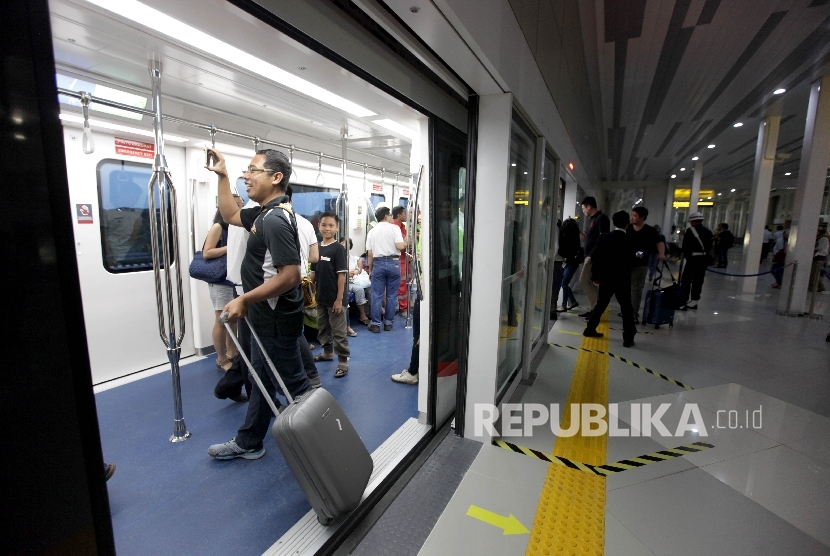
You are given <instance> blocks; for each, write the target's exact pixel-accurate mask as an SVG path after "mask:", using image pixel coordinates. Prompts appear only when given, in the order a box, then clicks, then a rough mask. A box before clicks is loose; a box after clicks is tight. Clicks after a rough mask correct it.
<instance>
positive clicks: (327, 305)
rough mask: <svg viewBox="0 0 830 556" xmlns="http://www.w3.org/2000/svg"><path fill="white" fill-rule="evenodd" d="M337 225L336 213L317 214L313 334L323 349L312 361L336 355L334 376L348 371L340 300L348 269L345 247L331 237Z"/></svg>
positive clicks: (343, 374)
mask: <svg viewBox="0 0 830 556" xmlns="http://www.w3.org/2000/svg"><path fill="white" fill-rule="evenodd" d="M339 225H340V219H339V218H338V217H337V215H336V214H334V213H331V212H324V213H323V214H322V215H321V216H320V221H319V224H318V226H319V229H320V235H322V236H323V241H322V242H320V259H319V260H318V261H317V268H316V270H315V273H314V275H315V281H316V285H317V324H318V330H319V331H318V332H317V337H318V339H319V340H320V343H321V344H322V346H323V353H321V354H319V355H318V356H317V357H315V358H314V360H315V361H331V360H333V359H334V355H335V354H336V355H337V371H335V373H334V376H335V378H341V377H343V376H345V375H346V373H347V372H348V371H349V340H348V338H347V337H346V328H347V325H346V313H345V310H344V307H347V306H348V304H347V303H344V299H345V295H346V294H345V292H346V291H347V290H346V276H347V273H348V272H349V265H348V258H347V257H346V248H345V247H343V245H341V244H340V243H338V242H337V240H336V239H335V237H334V236H335V234H336V233H337V230H338V228H339Z"/></svg>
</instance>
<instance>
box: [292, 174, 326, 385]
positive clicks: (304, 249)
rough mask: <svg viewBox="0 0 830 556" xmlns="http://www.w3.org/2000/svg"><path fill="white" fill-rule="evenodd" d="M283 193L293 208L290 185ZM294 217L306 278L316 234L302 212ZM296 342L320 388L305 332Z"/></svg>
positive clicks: (316, 249) (313, 258)
mask: <svg viewBox="0 0 830 556" xmlns="http://www.w3.org/2000/svg"><path fill="white" fill-rule="evenodd" d="M285 194H286V195H288V204H289V205H291V208H292V210H293V208H294V190H293V189H292V188H291V185H287V186H286V187H285ZM294 217H295V218H296V219H297V236H298V237H299V239H300V259H301V260H302V263H300V274H301V275H302V277H303V278H308V275H309V271H310V269H309V265H312V264H315V263H316V262H317V261H318V260H320V252H319V247H318V246H317V234H316V233H315V231H314V224H312V223H311V222H309V221H308V219H307V218H306V217H305V216H303V215H302V214H300V213H298V212H295V213H294ZM297 344H298V345H299V347H300V357H301V358H302V360H303V368H304V369H305V374H306V376H307V377H308V381H309V382H310V383H311V387H312V388H320V387H321V386H322V385H323V383H322V381H321V380H320V373H319V372H318V371H317V365H315V364H314V354H313V353H311V346H310V345H308V338H306V337H305V334H300V337H299V339H298V340H297Z"/></svg>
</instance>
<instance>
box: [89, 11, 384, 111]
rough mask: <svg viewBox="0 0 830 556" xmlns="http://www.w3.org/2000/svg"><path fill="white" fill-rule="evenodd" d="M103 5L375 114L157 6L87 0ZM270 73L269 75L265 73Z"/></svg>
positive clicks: (337, 103) (285, 82)
mask: <svg viewBox="0 0 830 556" xmlns="http://www.w3.org/2000/svg"><path fill="white" fill-rule="evenodd" d="M87 1H88V2H89V3H90V4H94V5H96V6H98V7H100V8H103V9H105V10H108V11H110V12H113V13H115V14H117V15H120V16H121V17H124V18H127V19H129V20H130V21H134V22H136V23H138V24H140V25H143V26H145V27H148V28H150V29H152V30H154V31H158V32H159V33H161V34H163V35H166V36H168V37H170V38H171V39H173V40H176V41H180V42H183V43H185V44H187V45H188V46H191V47H193V48H196V49H198V50H201V51H202V52H205V53H207V54H209V55H211V56H214V57H216V58H219V59H221V60H224V61H225V62H228V63H230V64H233V65H235V66H238V67H241V68H243V69H246V70H248V71H250V72H252V73H254V74H255V75H257V76H259V77H262V78H266V79H268V80H269V81H271V82H273V83H274V84H276V85H278V86H283V87H287V88H289V89H292V90H294V91H296V92H298V93H300V94H302V95H305V96H309V97H311V98H313V99H316V100H319V101H320V102H324V103H326V104H328V105H330V106H333V107H335V108H338V109H340V110H343V111H344V112H347V113H349V114H351V115H353V116H355V117H358V118H364V117H369V116H376V115H377V114H376V113H375V112H372V111H371V110H369V109H368V108H364V107H363V106H360V105H359V104H357V103H354V102H352V101H350V100H348V99H345V98H343V97H341V96H340V95H336V94H334V93H332V92H331V91H328V90H326V89H324V88H322V87H320V86H319V85H315V84H314V83H312V82H310V81H307V80H305V79H303V78H301V77H298V76H296V75H294V74H293V73H290V72H287V71H285V70H284V69H282V68H278V67H277V66H275V65H273V64H270V63H268V62H266V61H265V60H262V59H260V58H257V57H256V56H254V55H252V54H249V53H247V52H245V51H244V50H240V49H239V48H236V47H235V46H232V45H230V44H228V43H226V42H224V41H221V40H219V39H217V38H216V37H213V36H211V35H209V34H207V33H205V32H203V31H200V30H198V29H196V28H195V27H191V26H190V25H187V24H186V23H183V22H181V21H179V20H177V19H174V18H172V17H170V16H169V15H167V14H165V13H162V12H160V11H158V10H156V9H154V8H151V7H149V6H146V5H144V4H142V3H141V2H137V1H136V0H87ZM266 76H267V77H266Z"/></svg>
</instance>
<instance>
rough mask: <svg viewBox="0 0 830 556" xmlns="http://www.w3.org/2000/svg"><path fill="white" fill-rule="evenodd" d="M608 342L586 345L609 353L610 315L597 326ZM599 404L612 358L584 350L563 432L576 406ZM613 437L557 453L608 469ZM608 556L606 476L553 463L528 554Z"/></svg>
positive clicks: (560, 443)
mask: <svg viewBox="0 0 830 556" xmlns="http://www.w3.org/2000/svg"><path fill="white" fill-rule="evenodd" d="M597 330H598V331H599V332H602V333H603V334H604V336H603V337H602V338H583V339H582V347H584V348H586V349H590V350H596V351H602V352H607V351H608V333H609V330H608V312H607V311H606V313H605V314H604V315H603V317H602V321H601V322H600V325H599V327H598V328H597ZM573 403H580V404H582V403H596V404H602V405H604V406H605V407H606V409H607V407H608V356H607V355H606V354H605V353H591V352H587V351H580V352H579V355H578V356H577V360H576V366H575V367H574V374H573V378H572V379H571V387H570V390H569V391H568V399H567V401H566V403H565V406H564V407H565V411H564V415H563V417H562V423H561V425H560V426H561V428H563V429H566V428H568V427H569V426H570V405H571V404H573ZM607 453H608V436H607V434H606V435H602V436H582V435H580V434H578V433H577V434H576V435H574V436H571V437H568V438H565V437H559V438H557V439H556V442H555V444H554V446H553V455H554V456H560V457H564V458H568V459H570V460H575V461H580V462H583V463H588V464H591V465H604V464H605V463H606V456H607ZM553 554H569V555H574V556H575V555H585V554H590V555H592V556H602V555H603V554H605V477H600V476H598V475H591V474H588V473H584V472H582V471H578V470H576V469H570V468H568V467H562V466H560V465H553V464H551V465H550V467H549V468H548V474H547V477H546V478H545V484H544V486H543V487H542V493H541V495H540V497H539V504H538V506H537V507H536V516H535V517H534V519H533V528H532V530H531V533H530V539H529V540H528V543H527V550H526V551H525V555H526V556H537V555H539V556H541V555H545V556H547V555H553Z"/></svg>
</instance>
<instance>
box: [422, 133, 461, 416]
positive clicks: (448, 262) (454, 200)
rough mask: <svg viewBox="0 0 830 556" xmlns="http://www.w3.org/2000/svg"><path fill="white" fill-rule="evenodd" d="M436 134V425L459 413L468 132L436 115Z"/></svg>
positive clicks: (433, 161)
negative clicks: (458, 128) (456, 127)
mask: <svg viewBox="0 0 830 556" xmlns="http://www.w3.org/2000/svg"><path fill="white" fill-rule="evenodd" d="M433 129H434V135H433V154H432V165H433V170H432V174H433V180H434V184H433V187H432V190H431V195H432V199H433V201H432V204H433V211H434V212H433V217H434V219H433V220H432V225H431V229H432V233H433V234H434V236H433V237H434V240H433V254H432V266H431V268H432V273H433V281H432V283H433V284H434V287H433V289H432V295H433V302H432V308H433V311H434V313H433V314H434V315H435V317H434V319H433V324H434V328H433V335H432V338H431V341H432V348H433V352H432V353H433V361H434V365H433V370H434V376H432V377H430V378H431V379H433V380H435V382H434V383H433V384H434V388H435V425H436V426H437V427H440V426H441V425H442V424H443V423H444V422H445V421H446V420H447V419H448V418H449V417H450V416H452V415H453V413H454V412H455V402H456V389H457V387H458V357H459V354H460V352H461V345H462V342H461V333H462V331H463V330H464V327H462V323H461V268H462V267H463V264H464V260H463V258H464V232H463V230H464V194H465V192H466V187H467V169H466V165H467V134H465V133H462V132H461V131H458V130H457V129H455V128H454V127H452V126H450V125H449V124H447V123H445V122H443V121H441V120H440V119H438V118H435V127H434V128H433Z"/></svg>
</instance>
